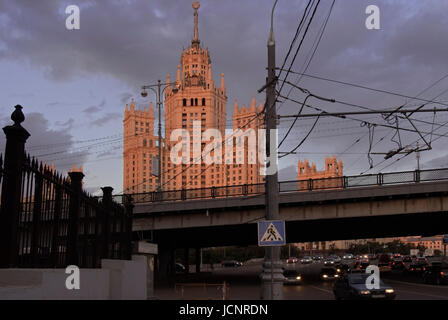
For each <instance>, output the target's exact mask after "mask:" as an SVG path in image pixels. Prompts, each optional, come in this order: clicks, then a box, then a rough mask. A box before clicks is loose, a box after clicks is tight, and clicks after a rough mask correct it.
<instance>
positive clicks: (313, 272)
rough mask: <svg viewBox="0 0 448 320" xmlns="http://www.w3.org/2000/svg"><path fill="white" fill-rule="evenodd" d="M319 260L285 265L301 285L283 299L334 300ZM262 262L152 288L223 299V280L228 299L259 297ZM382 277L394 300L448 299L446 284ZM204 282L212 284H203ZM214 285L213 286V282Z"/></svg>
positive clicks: (168, 294)
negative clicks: (298, 274) (321, 276)
mask: <svg viewBox="0 0 448 320" xmlns="http://www.w3.org/2000/svg"><path fill="white" fill-rule="evenodd" d="M322 266H323V265H322V263H313V264H307V265H302V264H300V263H297V264H294V265H288V266H287V267H288V268H294V269H297V270H299V271H300V272H301V274H302V276H303V279H304V281H303V283H302V284H301V285H285V286H284V289H283V295H284V299H285V300H334V295H333V291H332V287H333V283H332V282H331V281H330V282H324V281H322V280H320V279H319V272H320V270H321V268H322ZM261 269H262V268H261V264H260V263H254V264H250V265H244V266H242V267H236V268H215V270H213V272H206V273H203V274H199V275H197V274H190V275H179V276H178V277H177V280H176V282H177V283H181V282H183V283H188V284H189V285H178V286H177V288H176V290H175V289H174V284H169V285H168V284H159V285H158V286H156V288H155V297H156V299H161V300H172V299H198V300H201V299H222V283H223V282H224V281H225V282H226V287H227V299H230V300H258V299H259V298H260V280H259V274H260V273H261ZM382 280H383V281H384V282H385V283H387V284H389V285H391V286H392V287H393V288H394V290H395V292H396V295H397V296H396V299H397V300H448V286H444V285H440V286H437V285H429V284H423V283H418V282H419V277H417V276H415V277H413V278H412V277H407V278H405V277H403V276H402V275H401V273H400V272H390V273H388V274H384V275H382ZM204 283H208V284H211V285H208V286H206V287H205V286H204V285H203V284H204ZM215 284H216V285H215Z"/></svg>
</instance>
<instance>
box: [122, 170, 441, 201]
mask: <svg viewBox="0 0 448 320" xmlns="http://www.w3.org/2000/svg"><path fill="white" fill-rule="evenodd" d="M440 180H448V168H447V169H429V170H415V171H402V172H389V173H377V174H367V175H361V176H342V177H330V178H321V179H306V180H291V181H281V182H279V184H278V185H279V191H280V193H287V192H298V191H299V192H300V191H302V192H307V191H308V192H309V191H319V190H337V189H349V188H360V187H369V186H381V185H392V184H404V183H422V182H431V181H440ZM260 194H264V184H263V183H259V184H244V185H234V186H222V187H210V188H197V189H184V190H169V191H162V192H156V191H154V192H147V193H136V194H132V202H133V203H145V202H159V201H185V200H193V199H214V198H227V197H241V196H253V195H260ZM115 197H116V198H115V201H117V202H119V203H121V197H123V195H117V196H115Z"/></svg>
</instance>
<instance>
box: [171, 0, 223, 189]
mask: <svg viewBox="0 0 448 320" xmlns="http://www.w3.org/2000/svg"><path fill="white" fill-rule="evenodd" d="M193 9H194V29H193V39H192V40H191V44H190V46H189V47H188V48H186V49H184V50H183V52H182V55H181V59H180V65H178V66H177V74H176V81H175V84H174V86H175V87H176V89H177V90H172V88H171V87H168V88H167V89H166V92H165V122H166V130H165V137H167V140H169V138H170V136H171V133H172V131H173V130H175V129H179V128H182V129H185V130H187V131H188V132H189V136H190V139H189V143H190V150H191V152H193V148H194V147H195V146H194V145H193V144H194V142H193V133H194V132H193V124H194V122H196V124H200V132H201V134H202V133H203V132H204V131H205V130H206V129H208V128H215V129H217V130H219V131H220V132H221V134H222V137H224V134H225V125H226V102H227V96H226V86H225V80H224V74H223V73H221V81H220V86H215V83H214V81H213V74H212V65H211V58H210V53H209V51H208V48H205V49H204V48H203V47H202V46H201V45H200V40H199V29H198V9H199V3H198V2H194V3H193ZM169 81H170V76H169V75H168V76H167V83H169ZM177 143H178V142H177V141H174V142H170V141H167V146H168V150H167V152H166V153H165V161H164V164H165V166H164V171H167V173H166V176H165V181H166V189H180V188H181V187H182V186H184V187H186V186H188V187H189V188H201V187H202V188H204V187H210V186H215V185H222V184H223V181H224V177H223V173H222V172H223V170H222V169H223V167H222V165H219V164H216V165H211V166H208V165H206V164H205V163H204V161H203V160H201V159H197V158H195V157H193V156H192V157H191V158H190V164H181V165H174V164H173V163H172V162H171V161H169V156H170V154H169V151H170V150H171V148H172V146H173V145H174V144H177ZM196 147H200V150H201V154H202V151H203V149H204V147H205V143H204V142H202V143H201V145H200V146H196ZM198 150H199V148H198ZM206 168H207V170H206V171H204V173H203V174H201V172H202V171H203V170H205V169H206ZM183 170H184V171H183ZM182 171H183V172H182ZM180 172H182V174H180ZM199 175H200V178H199V177H198V176H199ZM176 176H177V177H176ZM174 177H175V178H174Z"/></svg>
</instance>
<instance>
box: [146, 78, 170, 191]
mask: <svg viewBox="0 0 448 320" xmlns="http://www.w3.org/2000/svg"><path fill="white" fill-rule="evenodd" d="M174 84H175V82H170V83H166V84H164V85H163V89H162V82H161V81H160V80H157V84H152V85H144V86H142V92H141V95H142V97H143V98H145V97H147V96H148V92H146V89H150V90H152V91H153V92H154V93H155V95H156V97H157V108H158V118H159V121H158V133H157V134H158V136H159V163H158V168H157V170H158V172H159V177H158V178H159V185H158V186H157V191H158V192H161V191H162V178H163V174H162V98H161V95H162V94H163V93H164V91H165V89H166V88H168V87H169V86H171V85H174ZM156 88H157V90H156ZM177 91H178V89H177V88H173V92H174V93H176V92H177Z"/></svg>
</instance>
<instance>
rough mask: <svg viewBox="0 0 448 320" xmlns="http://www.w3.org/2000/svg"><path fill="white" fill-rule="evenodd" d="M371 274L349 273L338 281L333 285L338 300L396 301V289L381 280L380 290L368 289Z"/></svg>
mask: <svg viewBox="0 0 448 320" xmlns="http://www.w3.org/2000/svg"><path fill="white" fill-rule="evenodd" d="M369 276H370V275H369V274H366V273H348V274H346V275H344V276H342V277H340V278H339V279H337V280H336V281H335V283H334V285H333V293H334V296H335V298H336V300H343V299H344V300H350V299H369V300H370V299H372V300H373V299H387V300H393V299H395V296H396V295H395V291H394V289H393V288H392V287H391V286H389V285H387V284H385V283H384V282H383V281H382V280H380V283H379V284H380V287H379V289H368V288H367V285H366V282H367V278H368V277H369Z"/></svg>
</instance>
